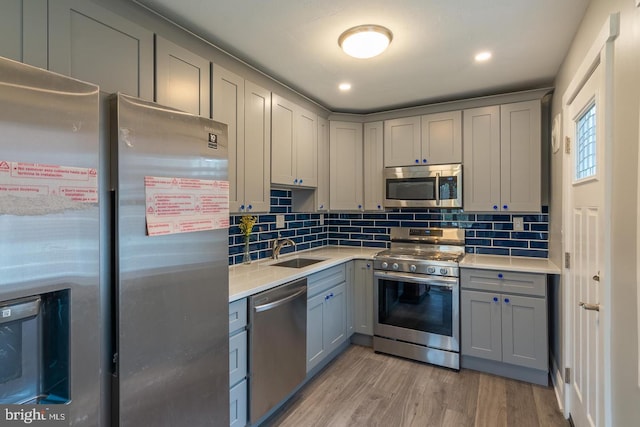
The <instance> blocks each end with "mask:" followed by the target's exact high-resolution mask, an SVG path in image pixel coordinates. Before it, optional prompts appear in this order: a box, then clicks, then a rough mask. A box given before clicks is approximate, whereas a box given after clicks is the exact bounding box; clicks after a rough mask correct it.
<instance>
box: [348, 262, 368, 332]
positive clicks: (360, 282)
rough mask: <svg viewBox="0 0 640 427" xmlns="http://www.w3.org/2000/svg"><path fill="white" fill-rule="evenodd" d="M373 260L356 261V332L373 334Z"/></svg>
mask: <svg viewBox="0 0 640 427" xmlns="http://www.w3.org/2000/svg"><path fill="white" fill-rule="evenodd" d="M372 264H373V263H372V262H371V261H365V260H360V259H357V260H355V261H354V280H353V287H354V301H353V305H352V306H351V307H352V310H353V317H354V332H356V333H359V334H363V335H369V336H373V268H372Z"/></svg>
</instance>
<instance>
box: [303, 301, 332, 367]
mask: <svg viewBox="0 0 640 427" xmlns="http://www.w3.org/2000/svg"><path fill="white" fill-rule="evenodd" d="M325 296H326V294H325V293H321V294H319V295H316V296H315V297H313V298H309V299H308V300H307V372H309V371H311V370H312V369H313V368H314V367H315V366H316V365H317V364H318V363H320V361H321V360H322V359H323V358H324V356H325V355H326V353H327V352H326V349H325V342H326V340H325V339H324V334H323V330H324V323H325V311H324V310H325V307H324V301H325Z"/></svg>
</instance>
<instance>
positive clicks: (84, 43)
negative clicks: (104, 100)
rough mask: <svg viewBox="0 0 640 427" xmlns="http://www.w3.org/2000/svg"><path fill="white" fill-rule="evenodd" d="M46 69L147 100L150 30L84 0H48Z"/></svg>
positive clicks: (150, 79)
mask: <svg viewBox="0 0 640 427" xmlns="http://www.w3.org/2000/svg"><path fill="white" fill-rule="evenodd" d="M49 69H50V70H52V71H55V72H58V73H60V74H64V75H68V76H71V77H75V78H77V79H80V80H84V81H88V82H91V83H94V84H97V85H99V86H100V90H101V91H103V92H108V93H113V92H123V93H126V94H128V95H132V96H137V97H140V98H143V99H147V100H150V101H151V100H153V33H152V32H151V31H148V30H146V29H144V28H142V27H140V26H139V25H137V24H134V23H133V22H131V21H128V20H127V19H125V18H123V17H121V16H119V15H116V14H114V13H112V12H110V11H108V10H106V9H104V8H102V7H100V6H98V5H96V4H94V3H91V2H89V1H84V0H56V1H51V2H49Z"/></svg>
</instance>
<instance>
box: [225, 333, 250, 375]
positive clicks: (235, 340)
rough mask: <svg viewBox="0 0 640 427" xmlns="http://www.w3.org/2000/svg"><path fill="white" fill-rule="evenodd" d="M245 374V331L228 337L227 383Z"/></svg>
mask: <svg viewBox="0 0 640 427" xmlns="http://www.w3.org/2000/svg"><path fill="white" fill-rule="evenodd" d="M246 376H247V331H242V332H240V333H239V334H236V335H233V336H232V337H231V338H229V384H231V385H234V384H235V383H237V382H238V381H240V380H242V379H243V378H244V377H246Z"/></svg>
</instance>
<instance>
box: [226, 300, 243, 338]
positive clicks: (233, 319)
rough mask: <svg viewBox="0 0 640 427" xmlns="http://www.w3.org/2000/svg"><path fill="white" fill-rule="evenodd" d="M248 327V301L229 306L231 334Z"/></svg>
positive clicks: (233, 303) (239, 301)
mask: <svg viewBox="0 0 640 427" xmlns="http://www.w3.org/2000/svg"><path fill="white" fill-rule="evenodd" d="M245 326H247V299H246V298H243V299H241V300H238V301H234V302H232V303H231V304H229V333H230V334H232V333H234V332H235V331H237V330H239V329H242V328H244V327H245Z"/></svg>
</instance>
